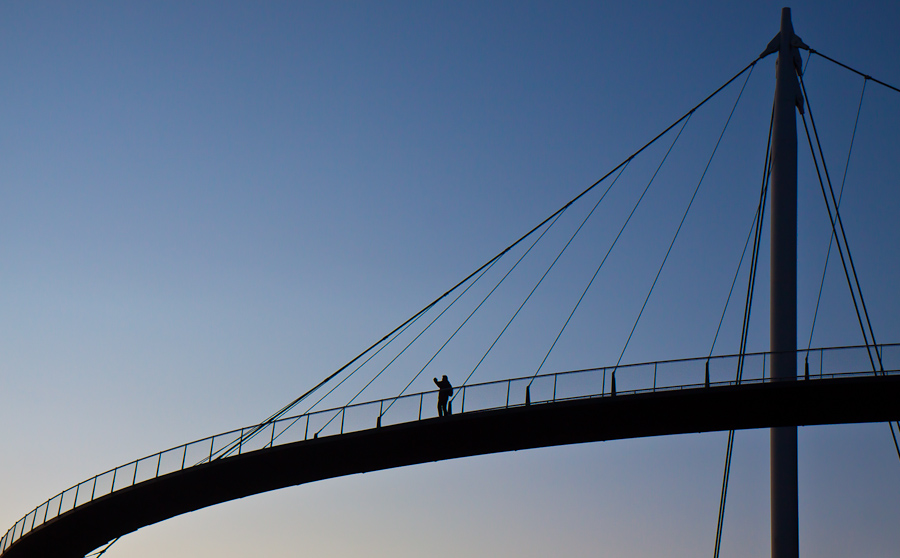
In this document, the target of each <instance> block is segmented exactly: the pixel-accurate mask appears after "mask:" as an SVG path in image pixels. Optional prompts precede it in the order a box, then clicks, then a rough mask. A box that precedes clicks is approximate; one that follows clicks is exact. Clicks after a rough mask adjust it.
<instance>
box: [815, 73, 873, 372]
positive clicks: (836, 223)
mask: <svg viewBox="0 0 900 558" xmlns="http://www.w3.org/2000/svg"><path fill="white" fill-rule="evenodd" d="M800 86H801V87H802V88H803V96H804V97H805V98H806V106H807V109H808V110H809V119H810V121H811V122H812V123H813V132H814V133H815V130H816V126H815V120H814V119H813V114H812V109H811V108H810V105H809V97H808V96H807V93H806V87H805V86H804V84H803V78H802V77H801V78H800ZM801 117H802V119H803V128H804V129H805V130H806V138H807V141H808V142H809V148H810V151H811V152H812V156H813V162H814V163H815V167H816V175H817V176H818V178H819V186H820V187H821V189H822V196H823V197H824V198H825V207H826V209H827V210H828V219H829V221H830V222H831V229H832V233H833V234H834V237H835V238H837V239H838V240H840V238H838V236H837V230H838V228H839V229H840V230H841V238H842V239H843V241H844V248H846V249H847V259H849V260H850V268H851V269H852V272H853V276H854V277H856V279H857V280H856V291H858V292H859V297H860V303H861V305H862V312H860V308H859V304H857V301H856V294H857V293H856V291H854V289H853V282H852V280H851V279H850V270H849V269H848V268H847V261H846V260H845V259H844V249H843V248H841V243H840V242H838V243H837V247H838V254H840V256H841V263H842V264H843V266H844V275H845V277H846V278H847V286H848V287H849V288H850V295H851V297H852V298H853V306H854V308H855V309H856V319H857V321H858V322H859V327H860V330H861V331H862V335H863V342H864V343H865V344H866V352H867V354H868V356H869V361H870V363H871V364H872V370H873V371H875V372H877V371H878V369H879V368H878V367H877V366H876V365H875V360H874V359H873V358H872V352H871V349H870V346H869V345H870V344H869V336H868V335H867V333H866V326H865V325H864V324H863V314H865V318H866V322H867V324H868V326H869V333H874V332H873V331H872V324H871V322H870V321H869V316H868V312H867V311H866V305H865V301H864V300H863V298H862V291H861V290H860V286H859V278H858V277H857V275H856V268H855V266H854V265H853V258H852V255H851V254H850V245H849V243H848V242H847V236H846V234H844V227H843V223H842V221H841V217H840V213H839V212H838V211H837V208H835V213H834V215H832V213H831V204H830V203H829V200H828V194H827V193H826V192H825V182H824V181H823V180H822V173H821V172H820V170H819V161H818V158H817V157H816V152H815V148H814V147H813V143H812V137H811V136H810V133H809V127H808V126H807V124H806V115H805V114H802V113H801ZM816 143H817V145H818V146H819V157H821V158H822V167H823V170H824V171H825V179H826V180H827V182H828V188H829V190H831V194H832V196H831V198H832V201H834V202H836V201H837V197H836V196H835V195H834V189H833V188H832V187H831V178H830V176H829V174H828V167H827V166H826V164H825V155H824V152H823V151H822V145H821V143H819V138H818V134H816ZM872 344H876V342H875V339H874V337H873V338H872ZM875 355H876V356H877V357H878V361H879V365H880V363H881V355H880V354H879V353H878V350H877V349H876V350H875ZM882 369H883V367H882Z"/></svg>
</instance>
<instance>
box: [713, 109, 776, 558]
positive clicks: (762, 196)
mask: <svg viewBox="0 0 900 558" xmlns="http://www.w3.org/2000/svg"><path fill="white" fill-rule="evenodd" d="M774 121H775V107H774V105H773V107H772V114H771V116H770V117H769V134H768V140H767V141H766V157H765V162H764V163H763V177H762V184H761V185H760V188H759V190H760V192H759V203H758V204H757V206H756V220H755V222H754V225H755V227H754V229H755V230H754V231H753V232H755V235H754V237H753V250H752V255H751V257H750V273H749V276H748V280H747V296H746V299H745V301H744V319H743V322H742V324H741V341H740V345H739V346H740V351H739V353H738V355H739V356H738V365H737V372H736V379H735V381H736V382H737V383H740V381H741V377H742V375H743V370H744V355H745V353H746V351H747V338H748V333H749V327H750V311H751V310H752V307H753V292H754V290H755V286H756V270H757V264H758V262H759V246H760V238H761V236H762V224H763V220H764V219H765V210H766V194H767V192H768V190H769V177H770V173H769V163H770V161H771V156H772V126H773V124H774ZM748 240H749V237H748ZM744 249H745V250H746V245H745V248H744ZM738 269H739V270H740V266H738ZM732 285H733V284H732ZM732 288H733V287H732ZM723 317H724V314H723ZM717 335H718V332H717ZM713 344H715V341H713ZM710 354H712V349H710ZM733 449H734V430H729V431H728V445H727V446H726V450H725V467H724V471H723V472H722V492H721V494H720V496H719V518H718V522H717V524H716V545H715V550H714V552H713V558H719V550H720V549H721V545H722V530H723V528H724V526H725V503H726V500H727V496H728V480H729V478H730V477H731V456H732V452H733Z"/></svg>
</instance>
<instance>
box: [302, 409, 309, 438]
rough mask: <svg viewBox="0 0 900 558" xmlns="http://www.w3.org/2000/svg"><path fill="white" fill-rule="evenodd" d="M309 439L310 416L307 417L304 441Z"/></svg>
mask: <svg viewBox="0 0 900 558" xmlns="http://www.w3.org/2000/svg"><path fill="white" fill-rule="evenodd" d="M308 438H309V415H306V430H304V431H303V441H304V442H305V441H306V440H307V439H308Z"/></svg>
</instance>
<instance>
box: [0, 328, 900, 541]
mask: <svg viewBox="0 0 900 558" xmlns="http://www.w3.org/2000/svg"><path fill="white" fill-rule="evenodd" d="M870 350H875V349H871V348H866V347H841V348H829V349H815V350H812V351H808V352H807V351H802V352H800V353H798V355H797V359H798V370H800V371H801V375H800V376H799V377H798V378H797V380H790V381H773V380H772V379H771V378H769V377H767V376H766V369H767V367H768V366H769V364H768V363H769V360H770V358H771V356H772V355H771V354H768V353H756V354H749V355H744V358H743V361H742V360H741V357H740V356H738V355H728V356H718V357H711V358H707V357H703V358H698V359H685V360H670V361H660V362H649V363H642V364H633V365H627V366H619V367H615V368H613V367H609V368H595V369H589V370H576V371H570V372H561V373H555V374H546V375H541V376H534V377H524V378H514V379H509V380H502V381H496V382H488V383H483V384H473V385H468V386H462V387H460V388H457V389H456V390H455V393H454V399H453V404H454V407H455V408H456V410H457V412H456V414H454V415H452V416H450V417H443V418H438V417H437V416H436V415H437V412H436V408H435V404H436V401H437V392H436V391H431V392H423V393H417V394H410V395H405V396H402V397H396V398H390V399H383V400H377V401H371V402H367V403H361V404H356V405H348V406H345V407H340V408H336V409H330V410H324V411H316V412H309V413H305V414H301V415H297V416H294V417H288V418H280V419H278V420H273V421H269V422H265V423H262V424H259V425H254V426H249V427H245V428H241V429H239V430H233V431H231V432H226V433H223V434H217V435H215V436H211V437H208V438H204V439H202V440H197V441H194V442H190V443H188V444H184V445H181V446H178V447H175V448H171V449H168V450H165V451H161V452H159V453H155V454H153V455H149V456H147V457H143V458H141V459H137V460H135V461H132V462H130V463H127V464H125V465H121V466H119V467H116V468H114V469H110V470H109V471H106V472H103V473H101V474H99V475H96V476H94V477H92V478H90V479H87V480H85V481H83V482H81V483H79V484H77V485H75V486H73V487H71V488H69V489H67V490H65V491H63V492H61V493H59V494H57V495H55V496H53V497H52V498H50V499H49V500H47V501H45V502H44V503H42V504H40V505H39V506H37V507H36V508H35V509H33V510H32V511H31V512H29V513H28V514H26V515H25V516H24V517H23V518H22V519H20V520H19V521H18V522H16V524H15V525H14V526H13V527H11V528H10V529H9V530H8V531H7V532H6V534H5V535H4V536H3V537H2V539H0V555H2V556H3V558H18V557H37V556H40V557H44V558H56V557H58V558H68V557H72V558H75V557H77V558H80V557H82V556H84V555H85V554H87V553H88V552H90V551H91V550H93V549H95V548H98V547H100V546H101V545H103V544H104V543H107V542H108V541H111V540H113V539H115V538H117V537H120V536H122V535H125V534H127V533H130V532H132V531H135V530H137V529H139V528H141V527H143V526H146V525H151V524H153V523H157V522H159V521H162V520H164V519H168V518H171V517H174V516H177V515H180V514H183V513H187V512H190V511H194V510H198V509H201V508H205V507H208V506H212V505H215V504H218V503H221V502H226V501H229V500H235V499H237V498H243V497H245V496H251V495H253V494H259V493H262V492H267V491H270V490H276V489H279V488H284V487H288V486H294V485H299V484H304V483H308V482H313V481H317V480H322V479H326V478H333V477H340V476H344V475H351V474H355V473H364V472H369V471H378V470H382V469H390V468H393V467H402V466H406V465H414V464H418V463H426V462H430V461H440V460H445V459H454V458H458V457H467V456H473V455H482V454H488V453H498V452H506V451H515V450H521V449H529V448H538V447H547V446H558V445H564V444H578V443H585V442H597V441H604V440H616V439H625V438H638V437H647V436H664V435H670V434H684V433H690V432H713V431H722V430H731V429H748V428H768V427H776V426H790V425H798V426H799V425H821V424H837V423H861V422H879V421H890V420H897V419H900V405H898V404H897V402H898V401H900V345H896V344H894V345H882V346H879V347H877V350H878V351H879V355H880V356H881V362H882V363H883V364H884V370H883V371H879V373H877V374H874V373H873V372H872V371H871V365H870V361H869V356H870V354H871V353H870V352H869V351H870ZM738 368H741V369H742V376H743V378H742V379H741V380H740V381H738V380H735V376H736V370H737V369H738ZM729 378H731V379H729Z"/></svg>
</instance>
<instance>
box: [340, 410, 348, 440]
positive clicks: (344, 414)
mask: <svg viewBox="0 0 900 558" xmlns="http://www.w3.org/2000/svg"><path fill="white" fill-rule="evenodd" d="M345 416H347V407H344V408H343V409H341V434H343V433H344V417H345Z"/></svg>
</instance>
